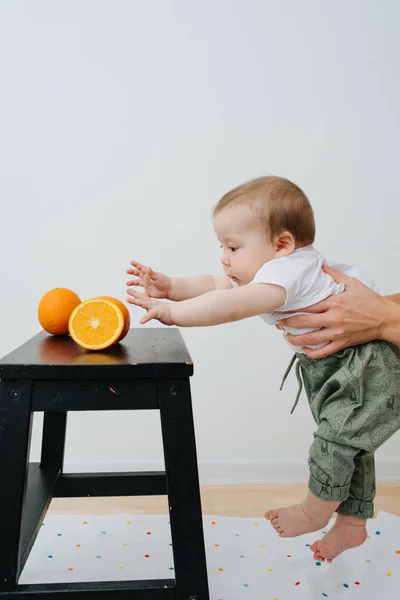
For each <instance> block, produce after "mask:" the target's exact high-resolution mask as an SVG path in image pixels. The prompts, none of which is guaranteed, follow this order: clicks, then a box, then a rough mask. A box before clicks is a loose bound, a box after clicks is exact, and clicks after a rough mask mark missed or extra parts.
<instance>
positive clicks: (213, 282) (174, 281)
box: [127, 260, 232, 302]
mask: <svg viewBox="0 0 400 600" xmlns="http://www.w3.org/2000/svg"><path fill="white" fill-rule="evenodd" d="M131 265H132V267H131V268H129V269H127V273H128V274H129V275H134V276H135V279H132V280H130V281H128V282H127V285H128V286H135V287H137V286H140V287H143V288H144V291H145V293H146V295H147V296H149V297H150V298H168V299H169V300H174V301H175V302H177V301H180V300H188V299H189V298H195V297H196V296H201V295H202V294H205V293H207V292H211V291H213V290H218V289H225V288H226V289H228V288H231V287H232V283H231V280H230V279H229V277H227V276H226V275H198V276H196V277H168V275H165V274H164V273H159V272H157V271H153V269H152V268H151V267H148V266H145V265H142V264H141V263H139V262H137V261H134V260H132V261H131Z"/></svg>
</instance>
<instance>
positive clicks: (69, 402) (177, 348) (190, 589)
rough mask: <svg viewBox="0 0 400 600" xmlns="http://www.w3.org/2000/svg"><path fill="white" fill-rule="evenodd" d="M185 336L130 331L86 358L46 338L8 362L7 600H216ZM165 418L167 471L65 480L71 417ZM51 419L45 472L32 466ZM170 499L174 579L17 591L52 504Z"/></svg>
mask: <svg viewBox="0 0 400 600" xmlns="http://www.w3.org/2000/svg"><path fill="white" fill-rule="evenodd" d="M192 374H193V364H192V361H191V358H190V356H189V354H188V351H187V349H186V346H185V343H184V341H183V339H182V337H181V334H180V332H179V331H178V329H173V328H172V329H167V328H157V329H150V328H149V329H131V330H130V332H129V334H128V336H127V337H126V338H125V339H124V340H123V342H122V343H121V344H118V345H116V346H114V347H113V348H111V349H108V350H105V351H102V352H87V351H86V350H84V349H83V348H80V346H78V345H77V344H75V342H74V341H73V340H72V339H71V338H70V337H56V336H50V335H48V334H46V333H45V332H42V333H39V334H38V335H36V336H35V337H33V338H32V339H31V340H29V341H28V342H26V343H25V344H23V345H22V346H20V347H19V348H17V349H16V350H14V351H13V352H11V353H10V354H8V355H7V356H6V357H4V358H3V359H2V360H0V378H1V388H0V600H2V599H4V598H21V599H23V600H25V599H30V600H39V599H41V598H49V599H50V600H65V598H66V597H67V598H70V597H71V598H74V599H75V598H79V599H81V598H85V599H86V598H90V599H93V600H95V599H96V600H97V599H107V598H109V599H111V598H112V599H113V600H114V599H115V600H119V599H129V600H136V599H140V600H142V599H143V600H153V599H155V598H157V599H160V598H165V599H175V600H209V593H208V583H207V569H206V558H205V549H204V537H203V523H202V514H201V502H200V490H199V478H198V470H197V456H196V443H195V433H194V426H193V415H192V403H191V395H190V383H189V377H190V376H191V375H192ZM148 409H158V410H159V411H160V417H161V429H162V438H163V446H164V460H165V472H163V471H162V472H138V473H125V472H123V473H83V474H64V473H63V460H64V446H65V431H66V424H67V413H68V411H78V410H148ZM35 411H42V412H44V423H43V438H42V454H41V462H40V463H29V448H30V436H31V425H32V418H33V413H34V412H35ZM161 494H166V495H168V503H169V514H170V523H171V537H172V548H173V556H174V567H175V579H165V580H146V581H142V580H140V581H115V582H114V581H113V582H110V581H105V582H92V583H91V582H87V583H86V582H85V583H56V584H35V585H18V579H19V576H20V574H21V572H22V569H23V567H24V565H25V563H26V560H27V558H28V556H29V553H30V551H31V548H32V546H33V544H34V541H35V539H36V535H37V533H38V531H39V528H40V526H41V524H42V521H43V519H44V517H45V515H46V511H47V509H48V506H49V504H50V501H51V499H52V498H55V497H63V498H72V497H84V496H141V495H144V496H148V495H161Z"/></svg>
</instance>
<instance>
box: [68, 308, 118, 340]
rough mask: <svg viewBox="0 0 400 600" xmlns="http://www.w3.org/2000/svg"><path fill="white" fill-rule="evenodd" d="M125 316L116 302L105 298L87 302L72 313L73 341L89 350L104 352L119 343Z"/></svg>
mask: <svg viewBox="0 0 400 600" xmlns="http://www.w3.org/2000/svg"><path fill="white" fill-rule="evenodd" d="M123 328H124V315H123V314H122V310H121V309H120V308H119V306H117V304H116V303H115V302H112V301H111V300H108V299H105V298H91V299H90V300H85V302H82V303H81V304H78V306H77V307H76V308H75V309H74V310H73V311H72V314H71V316H70V318H69V322H68V329H69V333H70V335H71V337H72V339H73V340H74V341H75V342H76V343H77V344H79V345H80V346H82V347H83V348H86V349H87V350H103V349H104V348H108V347H109V346H112V344H114V343H115V342H116V341H118V339H119V337H120V335H121V332H122V330H123Z"/></svg>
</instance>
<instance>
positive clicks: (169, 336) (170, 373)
mask: <svg viewBox="0 0 400 600" xmlns="http://www.w3.org/2000/svg"><path fill="white" fill-rule="evenodd" d="M192 374H193V363H192V359H191V357H190V354H189V352H188V350H187V348H186V344H185V342H184V340H183V338H182V335H181V333H180V331H179V329H177V328H175V327H170V328H167V327H163V328H161V327H154V328H147V329H146V328H144V329H136V328H134V329H130V330H129V332H128V334H127V336H126V337H125V338H124V339H123V340H122V342H120V343H119V344H116V345H115V346H112V347H111V348H107V349H106V350H100V351H96V352H93V351H89V350H85V349H84V348H82V347H81V346H79V345H78V344H76V343H75V342H74V340H73V339H72V338H71V337H70V336H55V335H51V334H48V333H46V332H45V331H41V332H40V333H38V334H37V335H35V336H34V337H33V338H31V339H30V340H28V341H27V342H25V343H24V344H22V346H19V347H18V348H16V349H15V350H13V351H12V352H10V354H7V355H6V356H4V357H3V358H2V359H0V378H1V379H5V378H8V379H11V378H13V379H14V378H18V379H56V378H62V379H75V378H76V379H108V378H122V379H128V378H137V377H178V378H179V377H189V376H191V375H192Z"/></svg>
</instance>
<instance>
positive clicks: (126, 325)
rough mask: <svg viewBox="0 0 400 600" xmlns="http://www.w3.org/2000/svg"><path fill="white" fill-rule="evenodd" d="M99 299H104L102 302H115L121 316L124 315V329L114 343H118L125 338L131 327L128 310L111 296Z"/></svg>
mask: <svg viewBox="0 0 400 600" xmlns="http://www.w3.org/2000/svg"><path fill="white" fill-rule="evenodd" d="M99 297H100V298H104V300H109V301H110V302H115V304H116V305H117V306H118V307H119V308H120V309H121V310H122V314H123V315H124V328H123V329H122V331H121V334H120V336H119V338H118V339H117V341H116V343H118V342H120V341H121V340H123V339H124V337H125V336H126V334H127V333H128V331H129V327H130V326H131V315H130V313H129V310H128V309H127V307H126V306H125V304H124V303H123V302H121V300H118V298H113V297H112V296H99Z"/></svg>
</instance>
